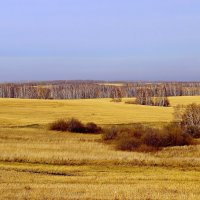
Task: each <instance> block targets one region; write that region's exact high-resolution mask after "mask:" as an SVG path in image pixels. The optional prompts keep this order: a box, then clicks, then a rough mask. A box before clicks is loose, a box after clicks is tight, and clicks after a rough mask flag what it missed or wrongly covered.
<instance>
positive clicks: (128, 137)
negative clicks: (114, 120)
mask: <svg viewBox="0 0 200 200" xmlns="http://www.w3.org/2000/svg"><path fill="white" fill-rule="evenodd" d="M103 140H104V141H112V142H113V143H114V144H115V146H116V148H117V149H119V150H126V151H151V150H158V149H160V148H163V147H170V146H184V145H191V144H193V139H192V137H191V136H190V135H189V134H186V133H185V132H184V131H183V130H182V129H181V127H180V126H177V125H174V124H170V125H168V126H166V127H164V128H163V129H156V128H147V127H145V126H143V125H140V124H139V125H136V126H134V127H132V128H117V127H111V128H109V129H106V130H104V132H103Z"/></svg>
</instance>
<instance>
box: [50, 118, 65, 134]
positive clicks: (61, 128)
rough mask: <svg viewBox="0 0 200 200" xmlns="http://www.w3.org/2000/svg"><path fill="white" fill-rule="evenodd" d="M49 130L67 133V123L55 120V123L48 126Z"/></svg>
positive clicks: (62, 120)
mask: <svg viewBox="0 0 200 200" xmlns="http://www.w3.org/2000/svg"><path fill="white" fill-rule="evenodd" d="M49 129H50V130H54V131H67V130H68V124H67V121H66V120H64V119H59V120H56V121H55V122H53V123H51V124H50V125H49Z"/></svg>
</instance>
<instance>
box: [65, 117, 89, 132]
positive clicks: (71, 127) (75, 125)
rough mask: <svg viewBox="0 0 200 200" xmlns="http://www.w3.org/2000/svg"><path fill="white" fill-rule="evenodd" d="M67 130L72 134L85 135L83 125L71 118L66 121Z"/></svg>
mask: <svg viewBox="0 0 200 200" xmlns="http://www.w3.org/2000/svg"><path fill="white" fill-rule="evenodd" d="M67 126H68V128H67V130H68V131H69V132H73V133H85V127H84V124H82V123H81V122H80V121H79V120H78V119H75V118H71V119H69V120H68V121H67Z"/></svg>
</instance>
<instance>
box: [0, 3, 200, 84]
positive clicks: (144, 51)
mask: <svg viewBox="0 0 200 200" xmlns="http://www.w3.org/2000/svg"><path fill="white" fill-rule="evenodd" d="M0 70H1V71H0V81H19V80H57V79H99V80H181V81H182V80H186V81H190V80H191V81H193V80H196V81H200V76H199V75H200V1H199V0H164V1H161V0H123V1H122V0H5V1H4V0H0Z"/></svg>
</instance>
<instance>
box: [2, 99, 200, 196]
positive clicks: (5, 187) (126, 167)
mask: <svg viewBox="0 0 200 200" xmlns="http://www.w3.org/2000/svg"><path fill="white" fill-rule="evenodd" d="M123 101H126V100H123ZM191 102H196V103H200V97H176V98H170V103H171V105H172V106H176V105H177V104H185V105H186V104H189V103H191ZM172 113H173V108H172V107H169V108H159V107H147V106H138V105H127V104H125V103H124V102H121V103H118V104H116V103H112V102H110V99H101V100H71V101H70V100H67V101H54V100H52V101H51V100H47V101H44V100H19V99H18V100H17V99H14V100H13V99H0V183H1V184H0V192H1V196H0V199H199V198H200V160H199V158H200V145H194V146H182V147H181V146H177V147H166V148H163V149H162V150H161V151H157V152H150V153H141V152H123V151H116V150H115V149H114V147H113V146H112V145H107V144H103V143H102V142H101V135H98V134H74V133H69V132H56V131H49V130H47V127H46V126H45V125H46V124H48V123H50V122H52V121H53V120H56V119H59V118H70V117H76V118H78V119H80V120H81V121H83V122H84V123H85V124H86V123H88V122H90V121H93V122H95V123H97V124H98V125H104V124H129V123H136V122H145V123H147V124H148V123H150V124H152V123H153V125H154V124H156V123H158V122H159V123H160V124H161V125H162V123H163V122H169V121H170V120H171V119H172V118H173V116H172ZM196 141H198V140H196Z"/></svg>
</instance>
